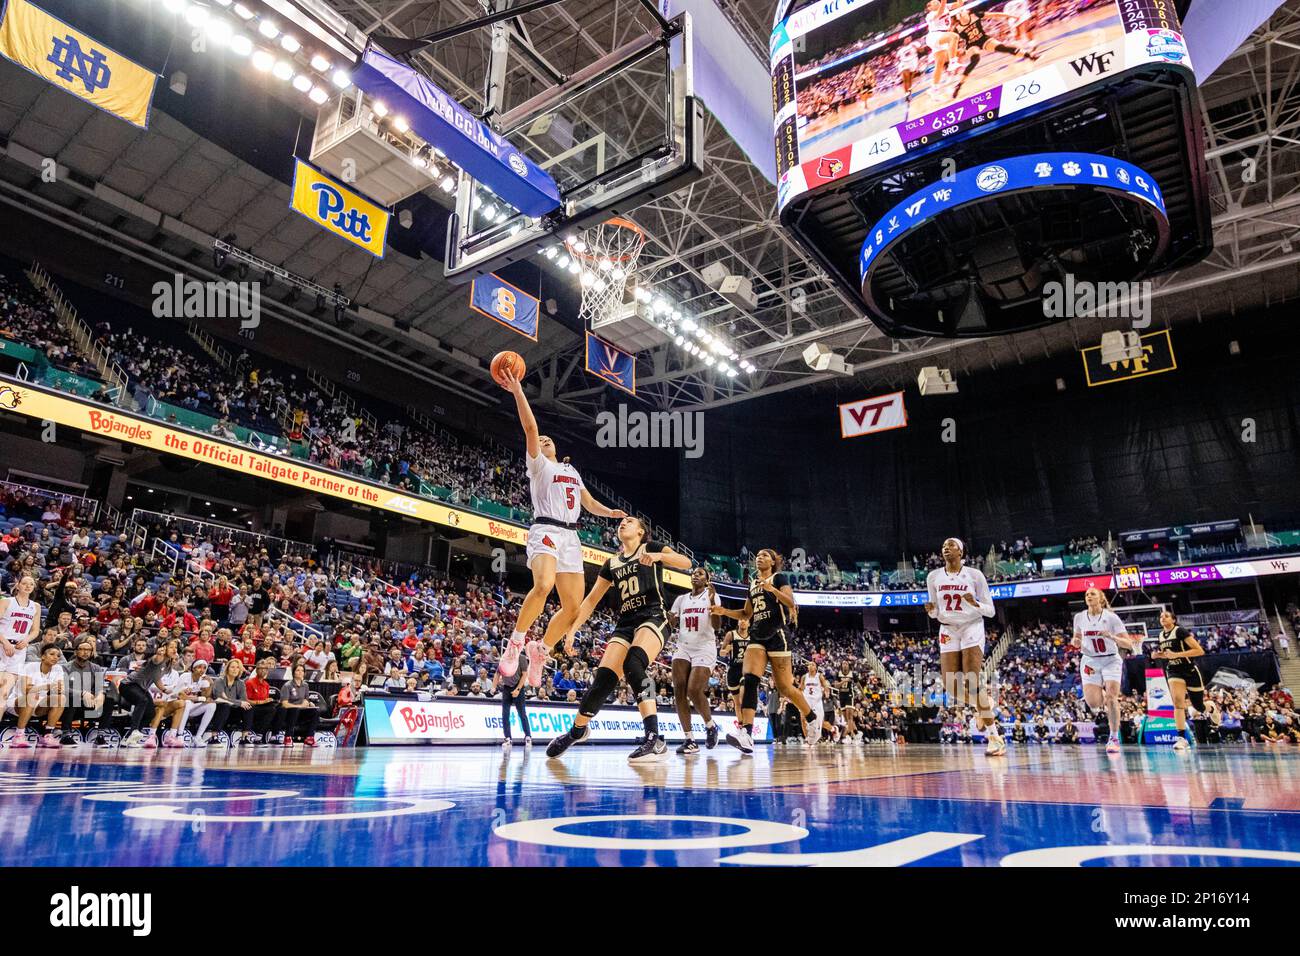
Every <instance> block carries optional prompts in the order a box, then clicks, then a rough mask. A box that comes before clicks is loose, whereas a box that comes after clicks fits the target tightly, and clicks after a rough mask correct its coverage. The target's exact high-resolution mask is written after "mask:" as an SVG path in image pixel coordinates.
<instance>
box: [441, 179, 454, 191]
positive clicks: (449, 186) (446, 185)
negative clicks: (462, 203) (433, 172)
mask: <svg viewBox="0 0 1300 956" xmlns="http://www.w3.org/2000/svg"><path fill="white" fill-rule="evenodd" d="M442 189H443V192H448V193H450V192H454V191H455V189H456V180H455V179H454V178H453V177H451V176H448V177H447V178H446V179H444V180H443V181H442Z"/></svg>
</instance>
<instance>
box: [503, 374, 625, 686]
mask: <svg viewBox="0 0 1300 956" xmlns="http://www.w3.org/2000/svg"><path fill="white" fill-rule="evenodd" d="M503 357H504V358H505V359H507V361H502V359H503ZM510 358H513V359H517V360H518V364H517V365H516V364H514V363H512V362H510V361H508V360H509V359H510ZM492 368H493V377H494V378H496V379H497V382H498V384H499V385H501V387H502V388H504V389H505V390H506V391H508V392H510V394H512V395H514V397H515V407H516V409H517V410H518V412H519V423H520V424H521V425H523V428H524V439H525V441H526V443H527V450H528V489H529V491H530V492H531V495H532V502H533V523H532V526H531V527H530V528H529V529H528V543H527V547H526V550H525V554H526V556H527V558H528V569H529V570H530V571H531V572H532V573H533V587H532V590H530V591H529V592H528V594H527V595H525V597H524V602H523V604H522V605H521V606H520V608H519V616H518V617H516V618H515V629H514V633H513V634H511V635H510V642H509V643H508V644H507V645H506V648H505V650H504V651H502V653H501V661H500V663H499V664H498V665H497V666H498V667H499V668H500V670H501V673H502V674H503V675H504V676H506V677H512V676H514V673H515V671H517V670H518V669H519V652H520V651H522V650H523V647H524V640H525V639H526V638H527V636H528V629H529V628H530V627H532V626H533V622H534V621H536V620H537V618H538V617H539V616H540V615H541V613H542V611H543V610H544V609H545V607H546V600H547V598H549V597H550V596H551V589H552V588H554V589H555V590H557V591H558V592H559V594H560V610H559V611H558V612H557V613H556V614H555V616H554V617H552V618H551V620H550V623H549V624H547V625H546V633H545V635H543V637H542V641H543V642H544V643H545V645H546V649H547V650H552V651H553V650H554V648H555V646H556V645H557V644H558V643H559V642H560V638H561V637H562V636H563V634H564V632H565V631H567V630H568V629H569V626H570V624H572V622H573V617H574V615H575V614H577V613H578V605H579V604H581V603H582V587H583V584H584V583H585V581H584V580H583V576H582V542H581V541H579V540H578V519H579V518H580V517H581V516H582V509H584V508H586V509H587V511H589V512H591V513H592V514H594V515H599V516H600V517H602V518H626V517H627V514H626V512H623V511H619V510H617V509H615V508H607V507H605V505H602V504H601V503H600V502H599V501H597V500H596V499H595V498H593V497H592V496H591V492H589V491H588V490H587V486H586V485H585V484H583V482H582V476H581V475H579V474H578V469H576V468H574V467H573V465H571V464H569V459H567V458H566V459H564V461H560V460H559V459H558V458H557V457H556V454H555V442H553V441H552V440H551V439H550V438H549V437H547V436H546V435H541V434H538V431H537V419H536V418H534V417H533V410H532V408H531V407H529V405H528V397H527V396H526V395H524V388H523V385H522V384H521V383H520V381H519V376H520V375H521V374H522V371H523V359H522V358H519V356H517V355H515V354H514V353H513V352H503V353H501V355H498V356H497V357H496V358H494V359H493V360H492ZM566 650H571V647H568V648H566Z"/></svg>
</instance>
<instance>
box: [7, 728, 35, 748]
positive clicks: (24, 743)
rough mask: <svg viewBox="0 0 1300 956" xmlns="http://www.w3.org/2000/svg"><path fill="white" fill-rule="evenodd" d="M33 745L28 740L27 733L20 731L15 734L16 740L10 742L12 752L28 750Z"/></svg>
mask: <svg viewBox="0 0 1300 956" xmlns="http://www.w3.org/2000/svg"><path fill="white" fill-rule="evenodd" d="M29 747H31V744H30V743H29V742H28V740H27V732H26V731H25V730H20V731H18V732H17V733H16V734H14V739H13V740H11V741H9V749H10V750H27V749H28V748H29Z"/></svg>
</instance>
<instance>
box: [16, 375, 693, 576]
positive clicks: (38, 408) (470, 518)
mask: <svg viewBox="0 0 1300 956" xmlns="http://www.w3.org/2000/svg"><path fill="white" fill-rule="evenodd" d="M0 409H3V410H5V411H16V412H19V413H21V414H23V415H27V416H29V417H31V418H34V419H36V420H37V421H45V420H48V421H52V422H55V423H57V424H59V425H66V426H68V427H69V428H79V429H81V430H82V431H84V432H91V433H94V434H96V435H102V436H105V437H109V438H113V439H116V440H118V441H122V442H126V443H128V444H131V445H137V446H139V447H141V448H152V449H153V450H154V451H160V452H166V453H167V454H169V455H176V456H177V457H179V458H186V459H189V460H190V461H197V462H202V463H204V464H209V465H215V466H216V467H218V468H225V469H227V470H228V471H236V472H239V473H241V474H243V475H246V476H248V477H250V478H263V479H266V480H268V481H274V482H277V483H279V484H282V485H289V486H291V487H293V488H297V489H299V490H301V491H310V492H314V493H316V494H322V495H329V496H330V497H331V498H337V499H339V500H340V501H347V502H350V503H352V504H357V505H365V506H367V507H370V508H380V509H382V510H384V511H391V512H394V513H395V514H401V515H406V516H407V517H408V518H415V519H416V520H418V521H427V522H429V523H431V524H436V525H440V526H442V527H445V528H454V529H455V530H456V531H458V532H460V533H462V534H467V535H469V534H475V535H483V536H484V537H487V538H491V539H492V540H493V541H501V542H506V543H508V544H517V545H519V546H521V547H522V546H523V545H524V544H525V543H526V541H527V537H528V529H527V528H525V527H523V526H522V525H517V524H511V523H510V522H508V521H499V520H497V519H494V518H488V517H486V516H485V515H481V514H478V513H476V512H473V511H465V510H463V509H461V508H454V507H451V506H450V505H446V504H443V503H442V502H439V501H432V500H430V499H428V498H417V497H415V496H413V495H407V494H402V493H401V492H399V491H397V490H396V489H395V488H389V487H386V486H384V485H376V484H372V483H370V482H368V481H363V480H361V479H358V478H357V477H356V476H354V475H340V474H335V473H333V472H329V471H325V470H324V469H321V468H313V467H311V466H308V465H306V464H304V463H303V462H301V461H299V460H298V459H296V458H287V457H281V456H278V455H267V454H263V453H261V452H257V451H253V450H252V449H251V448H247V447H245V446H243V445H236V444H233V443H230V442H225V441H219V440H217V439H214V438H212V437H211V436H209V435H205V434H202V433H200V432H192V431H187V430H184V429H180V428H174V427H170V426H168V425H166V424H164V423H162V422H158V421H155V420H153V419H151V418H144V417H138V416H136V415H133V414H130V413H127V412H123V411H122V410H121V409H117V408H105V407H103V406H97V405H88V404H85V403H82V402H79V401H76V400H75V399H72V398H67V397H64V396H62V395H58V394H54V393H51V392H48V391H46V390H44V389H41V388H34V387H32V386H30V385H28V384H27V383H25V382H18V381H16V380H14V379H8V378H6V379H5V380H4V382H3V384H0ZM609 558H610V552H608V551H602V550H601V549H600V548H593V547H590V546H588V545H583V548H582V560H583V561H584V562H586V563H587V564H594V565H602V564H604V563H605V562H606V561H607V560H608V559H609ZM664 580H665V581H666V582H667V583H668V584H671V585H672V586H673V587H678V588H689V587H690V583H691V581H690V576H689V575H687V574H684V573H682V572H681V571H673V570H670V569H667V568H665V569H664Z"/></svg>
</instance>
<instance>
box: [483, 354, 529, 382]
mask: <svg viewBox="0 0 1300 956" xmlns="http://www.w3.org/2000/svg"><path fill="white" fill-rule="evenodd" d="M506 369H510V371H512V372H513V373H514V376H515V378H517V379H519V380H521V381H522V380H523V377H524V373H525V372H526V371H528V366H527V365H526V364H524V357H523V356H522V355H520V354H519V353H518V352H498V353H497V354H496V355H494V356H493V357H492V377H493V378H494V379H496V383H497V384H498V385H500V386H501V387H502V388H505V379H503V378H502V377H501V373H502V372H503V371H505V370H506Z"/></svg>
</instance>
